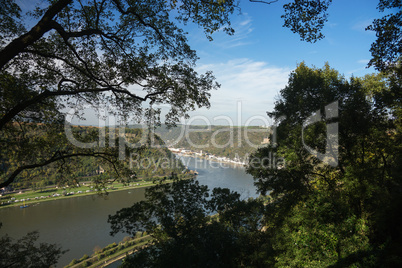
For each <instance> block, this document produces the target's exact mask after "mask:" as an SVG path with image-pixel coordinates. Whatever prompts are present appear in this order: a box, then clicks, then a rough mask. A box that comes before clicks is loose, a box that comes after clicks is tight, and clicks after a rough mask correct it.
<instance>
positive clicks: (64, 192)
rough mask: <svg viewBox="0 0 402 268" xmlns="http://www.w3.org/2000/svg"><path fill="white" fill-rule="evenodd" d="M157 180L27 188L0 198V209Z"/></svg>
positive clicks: (96, 193)
mask: <svg viewBox="0 0 402 268" xmlns="http://www.w3.org/2000/svg"><path fill="white" fill-rule="evenodd" d="M189 176H190V175H184V176H183V178H187V177H189ZM171 182H172V180H165V181H164V182H163V183H171ZM156 183H158V182H155V183H154V182H152V181H144V180H141V181H136V182H132V183H129V184H128V185H124V184H123V183H117V182H114V183H112V184H109V185H108V187H106V188H104V189H96V188H95V186H94V185H92V184H85V185H81V186H77V187H58V188H57V187H55V188H48V189H46V190H43V191H33V190H28V191H25V192H21V193H15V194H7V195H5V196H2V197H1V198H0V209H2V208H9V207H21V209H24V208H28V207H29V206H35V205H37V204H39V203H41V202H47V201H53V200H61V199H66V198H74V197H79V196H88V195H99V196H102V195H106V194H108V193H110V192H117V191H123V190H129V189H138V188H145V187H150V186H153V185H156Z"/></svg>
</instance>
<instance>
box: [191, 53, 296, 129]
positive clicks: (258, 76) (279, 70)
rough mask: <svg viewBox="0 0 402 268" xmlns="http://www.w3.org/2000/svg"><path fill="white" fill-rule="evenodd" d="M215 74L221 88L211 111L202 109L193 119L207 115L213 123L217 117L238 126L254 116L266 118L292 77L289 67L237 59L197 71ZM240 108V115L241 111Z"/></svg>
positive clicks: (203, 66)
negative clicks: (209, 71) (227, 118)
mask: <svg viewBox="0 0 402 268" xmlns="http://www.w3.org/2000/svg"><path fill="white" fill-rule="evenodd" d="M206 70H212V71H213V72H214V75H215V77H216V79H217V81H218V82H219V83H220V84H221V88H220V89H218V90H217V91H214V92H212V93H211V95H212V96H211V100H210V101H211V108H210V109H209V110H207V109H200V110H198V111H196V112H194V113H193V115H195V114H197V115H204V116H207V117H208V118H210V119H212V118H213V117H216V116H222V115H223V116H229V117H230V118H232V120H233V121H234V124H235V125H238V124H239V123H238V122H237V121H238V117H239V116H240V115H241V117H242V120H241V121H242V122H241V123H242V124H244V123H245V121H246V120H247V119H248V118H250V117H252V116H262V117H265V118H267V116H266V112H267V111H272V109H273V104H274V101H275V99H276V98H277V96H278V94H279V91H280V90H281V89H282V88H284V87H285V85H286V84H287V81H288V77H289V73H290V72H291V70H292V69H290V68H288V67H275V66H270V65H268V64H267V63H266V62H262V61H253V60H250V59H235V60H230V61H227V62H223V63H217V64H208V65H202V66H200V67H199V68H198V71H200V72H205V71H206ZM239 105H240V106H241V111H238V110H239V109H240V108H239Z"/></svg>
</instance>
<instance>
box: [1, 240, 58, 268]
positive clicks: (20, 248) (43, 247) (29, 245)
mask: <svg viewBox="0 0 402 268" xmlns="http://www.w3.org/2000/svg"><path fill="white" fill-rule="evenodd" d="M38 238H39V234H38V233H37V232H31V233H28V234H27V235H26V236H24V237H22V238H21V239H19V240H17V241H15V242H14V240H13V239H12V238H11V237H9V236H8V235H4V236H2V237H0V266H1V267H10V268H19V267H29V268H35V267H38V268H39V267H51V266H53V265H55V264H56V263H57V261H58V259H59V258H60V256H61V255H62V254H63V253H65V251H63V250H61V248H60V247H59V246H57V245H54V244H47V243H40V244H39V245H35V244H36V241H37V240H38Z"/></svg>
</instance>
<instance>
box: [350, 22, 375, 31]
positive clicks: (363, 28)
mask: <svg viewBox="0 0 402 268" xmlns="http://www.w3.org/2000/svg"><path fill="white" fill-rule="evenodd" d="M372 22H373V19H365V20H359V21H357V22H355V23H354V24H353V25H352V29H353V30H356V31H361V32H369V33H370V31H366V28H367V26H369V25H371V24H372Z"/></svg>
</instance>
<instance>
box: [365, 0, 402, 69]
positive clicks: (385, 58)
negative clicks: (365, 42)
mask: <svg viewBox="0 0 402 268" xmlns="http://www.w3.org/2000/svg"><path fill="white" fill-rule="evenodd" d="M401 8H402V2H401V1H398V0H380V1H379V4H378V9H379V11H381V12H384V11H386V10H387V13H388V14H387V15H385V16H384V17H382V18H380V19H375V20H374V21H373V24H372V25H370V26H368V27H367V28H366V30H370V31H374V32H376V37H377V39H376V41H375V42H374V43H373V44H372V45H371V48H370V52H371V55H372V59H371V60H370V62H369V66H375V67H376V69H377V70H380V71H386V72H392V71H395V69H398V68H400V64H401V57H402V55H401V47H402V40H401V35H402V11H401Z"/></svg>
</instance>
